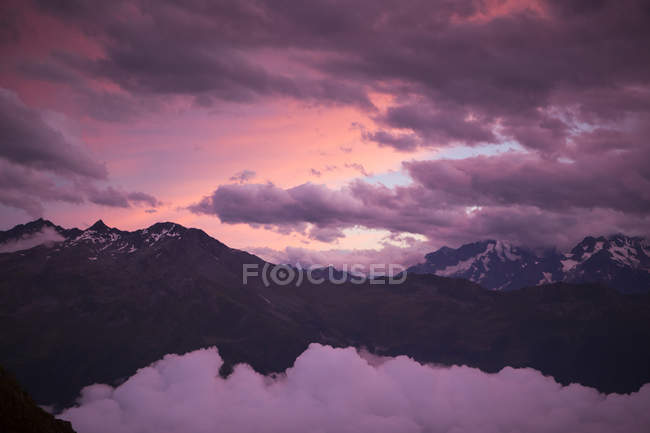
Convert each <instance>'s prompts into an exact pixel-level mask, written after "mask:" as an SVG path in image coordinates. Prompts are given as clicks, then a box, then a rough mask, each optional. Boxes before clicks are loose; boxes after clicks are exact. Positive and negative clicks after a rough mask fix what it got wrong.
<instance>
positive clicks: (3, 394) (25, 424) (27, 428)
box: [0, 367, 74, 433]
mask: <svg viewBox="0 0 650 433" xmlns="http://www.w3.org/2000/svg"><path fill="white" fill-rule="evenodd" d="M0 432H2V433H74V430H72V426H71V425H70V423H69V422H68V421H63V420H60V419H56V418H54V416H52V415H51V414H49V413H47V412H45V411H44V410H43V409H41V408H40V407H38V406H37V405H36V403H34V400H32V398H31V397H30V396H29V395H28V394H27V393H26V392H25V391H24V390H23V389H22V388H21V387H20V385H19V384H18V382H17V381H16V379H15V378H14V377H13V376H12V375H11V374H9V373H8V372H7V371H6V370H5V369H4V368H2V367H0Z"/></svg>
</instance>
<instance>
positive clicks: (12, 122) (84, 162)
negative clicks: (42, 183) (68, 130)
mask: <svg viewBox="0 0 650 433" xmlns="http://www.w3.org/2000/svg"><path fill="white" fill-rule="evenodd" d="M0 137H2V146H0V157H2V158H5V159H7V160H9V161H11V162H14V163H16V164H20V165H25V166H28V167H33V168H36V169H44V170H50V171H54V172H58V173H64V174H73V175H79V176H84V177H90V178H95V179H104V178H106V176H107V172H106V167H104V165H103V164H99V163H97V162H95V161H93V160H92V159H91V158H90V157H89V156H87V155H86V154H85V153H84V152H83V150H82V149H80V148H78V147H76V146H74V145H72V144H70V142H69V141H68V140H66V138H65V137H64V136H63V134H61V132H59V131H57V130H55V129H54V128H52V127H51V126H49V125H48V124H47V123H45V121H44V120H43V118H42V117H41V115H40V114H39V113H38V112H37V111H35V110H33V109H31V108H28V107H27V106H25V105H24V104H23V103H22V101H21V100H20V99H18V97H17V96H16V95H15V94H14V93H13V92H11V91H8V90H4V89H0Z"/></svg>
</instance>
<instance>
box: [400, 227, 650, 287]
mask: <svg viewBox="0 0 650 433" xmlns="http://www.w3.org/2000/svg"><path fill="white" fill-rule="evenodd" d="M408 272H411V273H417V274H435V275H439V276H445V277H453V278H464V279H467V280H470V281H473V282H475V283H477V284H480V285H481V286H483V287H485V288H487V289H491V290H513V289H521V288H522V287H528V286H537V285H541V284H549V283H555V282H569V283H599V284H604V285H607V286H609V287H612V288H615V289H617V290H619V291H621V292H624V293H641V292H648V291H650V241H648V240H647V239H644V238H641V237H628V236H624V235H621V234H617V235H613V236H609V237H604V236H601V237H598V238H595V237H591V236H590V237H586V238H584V239H583V240H582V241H581V242H580V243H578V244H577V245H576V246H575V247H573V248H572V249H571V251H569V252H567V253H560V252H557V251H554V250H553V251H549V252H546V253H545V254H543V255H538V254H535V253H534V252H533V251H532V250H530V249H527V248H524V247H517V246H513V245H511V244H509V243H507V242H502V241H495V240H486V241H482V242H474V243H470V244H465V245H463V246H461V247H460V248H456V249H454V248H449V247H442V248H440V249H439V250H437V251H434V252H432V253H429V254H427V255H426V256H425V261H424V263H420V264H418V265H415V266H411V267H410V268H408Z"/></svg>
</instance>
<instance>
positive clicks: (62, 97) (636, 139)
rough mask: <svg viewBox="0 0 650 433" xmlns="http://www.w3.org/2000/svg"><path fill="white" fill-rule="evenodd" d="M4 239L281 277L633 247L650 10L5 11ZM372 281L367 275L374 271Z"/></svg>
mask: <svg viewBox="0 0 650 433" xmlns="http://www.w3.org/2000/svg"><path fill="white" fill-rule="evenodd" d="M0 17H1V18H0V22H1V25H0V51H1V56H2V62H1V63H0V88H1V89H0V140H1V141H0V216H1V218H2V220H1V227H0V229H6V228H9V227H11V226H13V225H14V224H17V223H21V222H24V221H26V220H28V219H33V218H35V217H39V216H44V217H46V218H49V219H51V220H53V221H54V222H56V223H58V224H61V225H64V226H78V227H81V228H84V227H86V226H87V225H89V224H91V223H92V222H94V220H96V219H98V218H102V219H104V221H105V222H107V223H108V224H109V225H112V226H116V227H119V228H122V229H137V228H141V227H144V226H148V225H149V224H151V223H153V222H155V221H161V220H173V221H176V222H179V223H181V224H184V225H188V226H195V227H199V228H202V229H204V230H206V231H207V232H208V233H210V234H211V235H213V236H215V237H217V238H219V239H220V240H222V241H223V242H225V243H227V244H229V245H231V246H233V247H237V248H245V249H250V250H253V251H257V252H258V253H260V254H262V255H263V256H265V257H273V258H274V259H277V260H282V259H283V258H284V260H287V259H288V258H291V259H296V258H300V257H307V256H309V255H315V254H320V257H333V256H336V255H337V254H339V255H340V256H345V254H349V252H350V250H355V249H356V250H358V251H357V252H356V253H357V254H358V255H363V256H364V257H369V258H373V259H374V258H378V257H381V258H382V260H396V261H398V262H408V261H413V260H415V261H417V257H419V256H420V255H421V253H422V252H424V251H428V250H431V249H434V248H437V247H440V246H442V245H443V244H447V245H450V246H457V245H459V244H461V243H464V242H468V241H474V240H478V239H485V238H497V239H503V240H508V241H511V242H514V243H524V244H528V245H530V246H533V247H540V246H550V245H557V246H559V247H564V246H566V245H569V244H571V243H574V242H576V241H577V240H579V239H580V238H581V237H583V236H585V235H601V234H609V233H613V232H624V233H626V234H630V235H646V236H647V235H649V234H650V146H649V145H648V142H647V140H648V136H649V132H650V53H649V52H648V41H649V40H650V26H648V25H647V23H648V22H650V4H649V3H648V2H647V1H634V0H630V1H627V0H623V1H620V0H619V1H616V2H614V1H593V0H592V1H584V0H583V1H560V0H554V1H536V2H526V1H507V0H503V1H499V0H496V1H472V0H455V1H451V0H443V1H414V2H408V3H406V4H405V3H404V2H398V1H385V0H357V1H345V2H339V1H319V0H316V1H312V2H297V1H291V2H289V1H281V0H280V1H278V0H275V1H270V0H269V1H263V0H260V1H234V0H233V1H215V2H204V1H195V0H189V1H183V2H179V1H173V0H162V1H159V2H155V3H151V2H147V1H119V0H118V1H115V2H103V1H102V2H100V1H96V2H95V1H87V2H86V1H84V2H82V1H57V2H51V1H6V2H3V4H2V6H0ZM369 260H370V259H369Z"/></svg>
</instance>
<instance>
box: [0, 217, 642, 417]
mask: <svg viewBox="0 0 650 433" xmlns="http://www.w3.org/2000/svg"><path fill="white" fill-rule="evenodd" d="M246 263H257V264H259V265H263V264H264V262H263V261H262V260H260V259H259V258H257V257H255V256H252V255H250V254H247V253H245V252H242V251H238V250H233V249H231V248H228V247H227V246H225V245H223V244H222V243H220V242H218V241H217V240H215V239H212V238H210V237H209V236H208V235H206V234H205V233H203V232H202V231H200V230H194V229H185V228H183V227H181V226H178V225H173V224H157V225H155V226H152V227H150V228H148V229H146V230H144V231H138V232H120V231H116V230H115V229H110V228H108V227H106V226H104V225H103V224H99V225H96V226H94V229H92V230H87V231H85V232H83V233H82V234H81V235H79V236H77V237H75V238H71V239H69V240H67V241H66V242H64V243H60V244H57V245H56V246H53V247H46V246H41V247H36V248H33V249H30V250H26V251H20V252H15V253H11V254H0V270H1V271H2V275H3V278H2V280H1V281H0V363H2V364H4V365H5V366H6V367H7V368H9V369H10V370H11V371H12V372H14V373H15V374H16V375H17V377H18V379H19V380H20V381H21V383H23V384H24V385H25V386H26V388H27V390H28V391H29V392H30V393H31V394H32V395H33V396H34V398H35V399H36V400H37V401H38V402H39V403H41V404H57V405H68V404H70V403H71V402H72V401H73V400H74V398H75V397H76V396H77V394H78V392H79V390H80V389H81V388H82V387H83V386H86V385H89V384H92V383H95V382H102V383H113V384H114V383H118V382H119V381H120V380H122V379H124V378H126V377H128V376H130V375H132V374H133V372H134V371H135V370H136V369H137V368H140V367H143V366H145V365H147V364H149V363H151V362H153V361H155V360H157V359H159V358H161V357H162V356H163V355H164V354H167V353H182V352H185V351H189V350H193V349H196V348H199V347H206V346H217V347H218V348H219V350H220V352H221V355H222V357H223V358H224V359H225V360H226V362H227V364H226V368H224V371H223V372H222V373H227V370H228V367H229V366H232V365H233V364H234V363H237V362H247V363H249V364H251V365H252V366H253V367H254V368H255V369H257V370H258V371H261V372H265V373H266V372H271V371H281V370H284V369H286V368H287V367H289V366H291V364H292V363H293V361H294V359H295V358H296V356H297V355H299V354H300V353H301V352H302V351H303V350H304V349H305V348H306V347H307V345H308V344H309V343H310V342H321V343H325V344H332V345H336V346H349V345H354V346H358V347H360V346H364V347H366V348H368V349H370V350H371V351H374V352H376V353H380V354H387V355H398V354H406V355H410V356H412V357H414V358H416V359H417V360H419V361H423V362H436V363H443V364H466V365H470V366H475V367H479V368H482V369H483V370H486V371H498V370H499V369H501V368H503V367H504V366H508V365H509V366H514V367H533V368H536V369H538V370H541V371H542V372H543V373H545V374H549V375H553V376H554V377H555V378H556V379H557V380H559V381H560V382H562V383H570V382H578V383H582V384H584V385H588V386H592V387H596V388H598V389H599V390H601V391H603V392H631V391H635V390H637V389H638V388H639V387H640V386H641V385H642V384H643V383H646V382H650V325H649V324H650V297H649V296H647V295H623V294H621V293H618V292H616V291H614V290H610V289H606V288H603V287H599V286H587V285H585V286H576V285H567V284H555V285H549V286H539V287H533V288H529V289H523V290H521V291H515V292H506V293H500V292H492V291H487V290H484V289H482V288H481V287H479V286H477V285H475V284H473V283H470V282H468V281H466V280H458V279H448V278H442V277H437V276H432V275H411V276H409V277H408V279H407V281H406V282H405V283H403V284H401V285H394V286H389V285H381V284H369V283H366V284H363V285H356V284H352V283H349V282H348V283H346V284H343V285H336V284H332V283H324V284H320V285H309V284H302V285H301V286H300V287H295V286H272V287H265V286H264V284H263V283H262V281H261V280H259V279H255V280H251V281H250V282H249V284H247V285H243V284H242V278H241V272H242V271H241V270H242V265H243V264H246Z"/></svg>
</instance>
